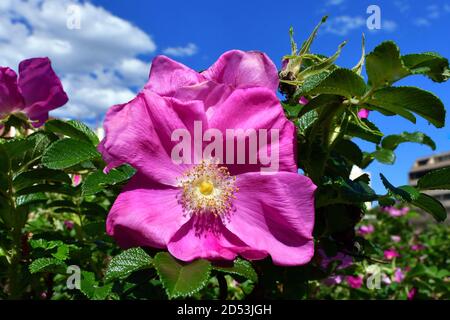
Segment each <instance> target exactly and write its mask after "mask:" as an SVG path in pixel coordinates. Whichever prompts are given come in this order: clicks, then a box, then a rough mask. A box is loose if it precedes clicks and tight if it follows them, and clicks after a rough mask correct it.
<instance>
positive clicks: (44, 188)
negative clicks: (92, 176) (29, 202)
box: [16, 184, 76, 196]
mask: <svg viewBox="0 0 450 320" xmlns="http://www.w3.org/2000/svg"><path fill="white" fill-rule="evenodd" d="M42 192H48V193H59V194H67V195H74V194H75V193H76V190H75V188H73V187H72V186H68V185H64V184H62V185H55V184H37V185H34V186H31V187H26V188H23V189H20V190H18V191H17V192H16V194H17V195H18V196H22V195H26V194H32V193H42Z"/></svg>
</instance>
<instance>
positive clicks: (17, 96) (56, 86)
mask: <svg viewBox="0 0 450 320" xmlns="http://www.w3.org/2000/svg"><path fill="white" fill-rule="evenodd" d="M67 101H68V98H67V95H66V93H65V92H64V89H63V87H62V84H61V81H60V80H59V78H58V76H57V75H56V74H55V72H54V71H53V69H52V66H51V62H50V60H49V59H48V58H33V59H28V60H24V61H22V62H21V63H20V64H19V77H17V74H16V73H15V72H14V71H13V70H11V69H10V68H7V67H0V118H3V117H5V116H7V115H8V114H10V113H14V112H22V113H25V114H26V115H27V116H28V117H29V118H30V119H31V120H32V121H33V125H34V126H35V127H39V126H41V125H42V124H43V123H44V122H45V121H46V120H47V119H48V113H49V111H50V110H53V109H56V108H58V107H61V106H62V105H64V104H65V103H66V102H67Z"/></svg>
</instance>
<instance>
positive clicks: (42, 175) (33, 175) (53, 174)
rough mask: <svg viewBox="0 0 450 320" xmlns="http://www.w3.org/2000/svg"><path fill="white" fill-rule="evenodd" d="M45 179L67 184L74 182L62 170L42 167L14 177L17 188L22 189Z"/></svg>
mask: <svg viewBox="0 0 450 320" xmlns="http://www.w3.org/2000/svg"><path fill="white" fill-rule="evenodd" d="M44 181H48V182H62V183H67V184H70V183H71V182H72V181H71V179H70V177H69V176H68V175H67V174H66V173H64V172H62V171H58V170H52V169H46V168H41V169H35V170H30V171H25V172H22V173H21V174H19V175H18V176H16V177H15V178H14V181H13V185H14V188H15V189H16V190H21V189H23V188H25V187H29V186H32V185H33V184H35V183H39V182H44Z"/></svg>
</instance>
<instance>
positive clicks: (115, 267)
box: [105, 248, 152, 282]
mask: <svg viewBox="0 0 450 320" xmlns="http://www.w3.org/2000/svg"><path fill="white" fill-rule="evenodd" d="M150 267H152V258H151V257H150V256H149V255H148V254H147V253H146V252H145V251H144V250H142V249H141V248H132V249H128V250H126V251H124V252H121V253H120V254H119V255H117V256H115V257H114V258H112V260H111V262H110V263H109V266H108V270H107V271H106V275H105V281H108V282H109V281H113V280H116V279H123V278H126V277H128V276H129V275H130V274H131V273H133V272H135V271H138V270H142V269H147V268H150Z"/></svg>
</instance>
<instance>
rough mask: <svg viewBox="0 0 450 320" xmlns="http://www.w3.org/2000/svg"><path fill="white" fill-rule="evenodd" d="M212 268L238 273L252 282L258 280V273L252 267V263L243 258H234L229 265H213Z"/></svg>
mask: <svg viewBox="0 0 450 320" xmlns="http://www.w3.org/2000/svg"><path fill="white" fill-rule="evenodd" d="M213 268H214V270H217V271H221V272H225V273H229V274H234V275H238V276H241V277H244V278H246V279H249V280H251V281H253V282H257V281H258V274H257V273H256V271H255V269H253V266H252V264H251V263H250V262H249V261H247V260H243V259H240V258H238V259H236V260H234V261H233V263H232V264H231V265H229V266H228V265H215V266H214V267H213Z"/></svg>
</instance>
